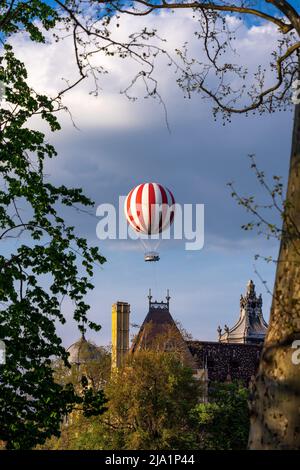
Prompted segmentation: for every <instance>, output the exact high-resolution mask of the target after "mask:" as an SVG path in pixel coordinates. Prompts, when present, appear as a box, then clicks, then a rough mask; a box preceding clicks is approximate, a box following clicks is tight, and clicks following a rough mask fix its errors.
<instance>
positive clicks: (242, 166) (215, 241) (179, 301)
mask: <svg viewBox="0 0 300 470" xmlns="http://www.w3.org/2000/svg"><path fill="white" fill-rule="evenodd" d="M176 18H177V19H176V20H174V18H172V17H171V18H169V19H166V17H165V16H164V17H163V16H162V15H161V16H159V17H158V18H156V19H155V18H153V17H152V18H150V19H149V20H147V21H149V26H153V25H154V24H155V25H156V23H157V24H158V26H160V27H161V28H162V29H163V34H164V35H165V36H167V37H168V39H169V47H170V48H171V49H172V48H173V49H174V46H176V42H177V41H179V42H180V41H182V43H183V41H184V39H186V38H191V41H192V40H193V30H192V27H191V19H190V18H188V17H187V16H186V15H181V16H180V15H177V17H176ZM139 21H140V20H139ZM143 21H145V20H143ZM122 27H123V29H124V32H125V33H127V32H130V28H131V25H130V24H129V22H127V23H126V24H124V25H123V26H122ZM275 40H276V32H275V30H274V29H272V28H269V27H263V26H262V27H261V28H260V27H254V28H253V26H249V25H248V26H245V25H241V27H240V29H239V45H240V48H241V51H240V56H239V60H243V59H244V58H246V59H247V61H248V62H249V64H250V65H249V67H250V68H251V67H252V66H253V64H255V63H257V62H258V61H259V62H260V63H261V62H262V61H265V63H266V64H267V63H268V57H267V53H268V52H271V51H272V45H273V44H274V41H275ZM15 47H16V49H17V50H18V51H19V54H20V56H21V57H22V58H23V59H24V61H25V62H26V64H27V67H28V70H29V78H30V80H31V82H32V84H33V85H34V86H35V88H38V89H41V90H42V89H47V90H49V92H51V91H53V90H54V89H55V88H57V87H58V86H59V85H60V84H61V82H60V79H61V77H62V76H66V75H68V74H72V73H73V72H72V71H74V69H73V68H72V67H73V66H72V63H73V57H72V52H71V49H70V47H71V46H70V44H69V43H68V41H64V43H61V44H60V45H58V46H57V45H51V44H48V45H44V46H43V45H39V46H36V45H32V44H31V43H28V42H26V40H25V39H24V38H22V37H20V38H17V39H16V40H15ZM193 47H195V46H193ZM103 60H104V61H105V65H106V66H107V67H108V69H109V71H110V74H109V76H107V77H104V78H103V82H102V90H103V91H102V93H101V94H100V96H99V97H98V98H94V97H92V96H90V95H89V94H88V91H89V86H90V85H89V84H88V83H85V84H83V85H82V86H81V87H79V88H78V89H76V90H74V92H73V93H71V94H69V95H68V96H67V97H66V104H67V105H68V106H69V107H70V109H71V111H72V115H73V118H74V120H75V122H76V125H77V126H78V128H79V130H77V129H75V128H74V127H73V126H72V123H71V122H70V120H69V119H68V117H67V116H62V118H61V120H62V123H63V131H62V132H60V133H57V134H56V135H51V136H50V135H49V139H50V140H51V142H52V143H54V144H55V146H56V148H57V150H58V153H59V157H58V158H57V159H56V160H54V161H52V162H50V164H49V165H47V168H46V172H47V174H48V175H49V178H51V179H52V180H54V181H56V182H57V183H61V182H63V183H65V184H68V185H71V186H82V187H83V189H84V191H85V192H86V193H87V194H88V195H89V196H91V197H92V198H93V199H94V200H95V203H96V206H97V205H98V204H101V203H113V204H116V203H117V201H118V197H119V195H126V194H127V193H128V192H129V190H130V189H131V188H132V187H133V186H135V185H136V184H139V183H140V182H143V181H157V182H160V183H162V184H164V185H166V186H167V187H169V188H170V189H171V190H172V192H173V193H174V195H175V199H176V201H177V202H179V203H181V204H183V203H194V204H195V203H202V204H204V205H205V244H204V248H203V249H202V250H201V251H199V252H192V251H185V250H184V249H183V245H182V243H178V242H174V241H170V242H164V243H163V244H162V246H161V250H160V253H161V261H160V262H159V263H156V264H155V265H153V264H152V265H151V264H147V263H145V262H144V261H143V253H142V251H141V250H140V249H139V248H138V246H137V245H138V242H137V243H136V246H134V244H133V243H131V242H122V243H121V242H118V241H115V242H113V241H104V242H100V241H99V240H97V238H96V233H95V230H96V224H97V218H96V216H95V211H94V213H93V214H92V215H91V216H88V215H86V216H84V215H82V214H78V213H76V212H74V213H72V214H66V216H67V217H68V220H69V221H70V222H71V223H72V224H75V225H76V226H77V228H78V231H79V232H80V233H81V234H82V235H85V236H86V237H87V238H88V239H89V241H90V242H91V243H94V244H98V245H99V246H100V249H101V251H102V253H103V254H104V255H105V256H106V258H107V263H105V265H104V266H103V268H102V269H101V268H99V269H97V270H96V274H95V278H94V283H95V284H96V288H95V290H94V291H93V292H92V293H91V294H89V297H88V300H89V302H90V305H91V311H90V318H91V319H92V320H94V321H97V322H99V323H101V325H102V330H101V331H100V333H93V332H90V333H89V334H88V335H87V336H88V337H89V338H90V339H92V340H93V341H95V342H96V343H97V344H108V343H109V341H110V312H111V305H112V303H114V302H115V301H117V300H122V301H127V302H129V303H130V304H131V312H132V313H131V321H132V323H138V324H140V323H142V321H143V319H144V317H145V315H146V313H147V297H146V296H147V293H148V289H149V288H152V292H153V296H154V297H155V298H157V300H162V299H163V298H164V296H165V294H166V290H167V289H170V294H171V303H170V309H171V313H172V315H173V317H174V318H176V319H178V320H179V321H180V322H181V323H182V324H183V326H184V327H185V328H186V329H187V330H188V331H190V332H191V333H192V334H193V336H194V337H195V338H197V339H201V340H216V338H217V333H216V329H217V327H218V325H219V324H220V325H221V326H224V324H225V323H226V324H228V325H229V326H232V325H233V323H234V322H235V321H236V320H237V318H238V313H239V297H240V294H241V293H243V292H244V291H245V287H246V283H247V281H248V279H250V278H252V279H253V280H254V282H255V284H256V287H257V291H258V293H262V294H263V302H264V305H263V311H264V315H265V318H266V319H268V312H269V308H270V298H269V296H268V294H267V293H266V292H265V290H264V286H263V285H262V283H261V281H260V279H259V278H258V277H257V275H256V274H255V273H254V270H255V267H254V263H255V262H254V255H255V254H256V253H260V254H263V255H269V254H272V255H274V256H276V253H277V250H278V245H277V243H274V242H272V241H266V240H264V239H263V238H260V237H258V236H257V235H255V233H252V234H247V233H245V232H243V231H242V230H241V228H240V226H241V224H243V223H244V222H247V221H249V215H247V214H246V213H245V212H244V211H243V210H242V209H241V208H240V207H239V206H237V205H236V203H235V202H234V200H233V199H232V198H231V197H230V191H229V189H228V187H227V186H226V184H227V183H228V182H229V181H232V180H234V181H235V184H236V187H237V189H239V190H240V192H241V193H242V194H244V195H251V194H252V195H253V194H255V195H256V196H257V198H258V200H263V199H264V193H263V192H262V189H261V188H260V186H259V185H258V183H257V182H256V180H255V177H254V176H253V174H252V173H251V171H250V169H249V161H248V158H247V155H248V154H250V153H255V154H256V159H257V163H258V165H259V166H260V167H261V168H262V169H264V170H265V171H266V173H267V174H268V175H269V176H272V175H273V174H277V175H282V176H283V177H284V178H286V175H287V171H288V160H289V152H290V142H291V131H292V114H291V113H290V112H287V113H278V114H273V115H270V116H268V115H265V116H250V117H248V118H245V117H235V118H234V119H233V121H232V123H231V124H229V125H227V126H225V127H223V126H222V122H221V121H220V120H218V121H217V122H215V121H214V120H213V116H212V113H211V106H210V103H208V102H206V101H203V100H201V99H200V97H199V96H196V95H195V96H193V98H192V99H191V100H185V99H184V98H183V95H182V93H181V91H180V90H179V89H178V88H177V86H176V83H175V79H176V77H175V78H174V74H173V72H172V71H171V70H170V71H169V70H167V69H166V68H162V69H161V70H162V72H161V73H160V72H158V75H159V76H160V85H161V93H162V95H163V97H164V100H165V102H166V106H167V109H168V117H169V123H170V127H171V133H169V132H168V129H167V127H166V125H165V121H164V117H163V110H162V108H161V106H159V105H158V103H156V102H153V101H151V100H144V99H143V93H142V91H141V90H138V92H139V93H140V99H139V100H138V101H137V102H135V103H131V102H128V101H127V100H126V98H125V97H124V96H123V95H120V93H119V91H120V88H122V86H123V84H124V83H126V81H128V79H129V78H130V76H131V74H132V71H133V70H134V69H133V68H132V67H133V66H132V65H130V64H127V63H126V64H125V62H121V63H119V62H117V61H115V62H109V61H108V59H103ZM41 64H42V65H41ZM159 67H164V66H163V64H160V65H159ZM257 269H258V271H259V273H260V275H261V276H262V277H263V279H265V280H266V281H267V283H268V285H269V287H270V288H272V286H273V282H274V266H273V265H267V264H265V263H260V264H258V265H257ZM64 309H65V313H66V315H67V316H68V317H71V313H72V305H71V304H70V303H69V302H68V301H66V302H65V303H64ZM58 328H59V331H60V333H61V335H62V337H63V339H64V342H65V344H66V345H68V344H70V343H71V342H72V341H74V340H76V339H77V337H78V331H77V329H76V326H75V325H74V324H73V323H72V321H68V323H67V325H66V326H64V327H62V326H60V325H59V326H58ZM134 332H135V331H134V330H133V331H132V333H134Z"/></svg>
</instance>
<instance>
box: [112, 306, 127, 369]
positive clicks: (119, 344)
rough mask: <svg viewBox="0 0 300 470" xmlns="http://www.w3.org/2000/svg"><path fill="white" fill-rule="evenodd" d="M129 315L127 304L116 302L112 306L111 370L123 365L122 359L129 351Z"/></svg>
mask: <svg viewBox="0 0 300 470" xmlns="http://www.w3.org/2000/svg"><path fill="white" fill-rule="evenodd" d="M129 315H130V305H129V304H128V303H127V302H117V303H115V304H113V306H112V315H111V317H112V318H111V320H112V364H111V365H112V369H118V368H120V367H122V366H123V365H124V359H125V356H126V354H127V353H128V351H129Z"/></svg>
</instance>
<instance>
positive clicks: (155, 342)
mask: <svg viewBox="0 0 300 470" xmlns="http://www.w3.org/2000/svg"><path fill="white" fill-rule="evenodd" d="M148 299H149V311H148V314H147V315H146V318H145V320H144V321H143V324H142V326H141V328H140V330H139V332H138V334H137V336H136V337H135V338H134V340H133V343H132V346H131V349H130V352H131V353H135V352H136V351H138V350H141V349H155V348H159V347H162V348H163V349H164V350H169V351H171V350H180V351H181V352H182V353H183V356H184V357H185V360H186V363H187V364H188V365H189V366H191V367H192V368H193V369H196V368H197V367H196V365H195V361H194V359H193V357H192V355H191V353H190V351H189V349H188V347H187V344H186V341H185V340H184V338H183V336H182V334H181V332H180V330H179V329H178V327H177V325H176V323H175V321H174V319H173V317H172V315H171V314H170V310H169V301H170V296H169V292H168V294H167V297H166V302H163V301H162V302H158V301H157V300H155V301H152V295H151V290H150V291H149V296H148Z"/></svg>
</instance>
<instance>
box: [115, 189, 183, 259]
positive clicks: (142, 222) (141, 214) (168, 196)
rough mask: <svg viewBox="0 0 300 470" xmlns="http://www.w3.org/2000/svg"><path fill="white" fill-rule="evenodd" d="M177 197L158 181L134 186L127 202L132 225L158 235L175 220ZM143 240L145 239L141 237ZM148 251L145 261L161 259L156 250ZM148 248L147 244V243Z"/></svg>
mask: <svg viewBox="0 0 300 470" xmlns="http://www.w3.org/2000/svg"><path fill="white" fill-rule="evenodd" d="M174 204H175V199H174V196H173V194H172V193H171V191H170V190H169V189H168V188H165V187H164V186H162V185H161V184H158V183H143V184H139V185H138V186H136V187H135V188H133V189H132V190H131V191H130V193H129V194H128V196H127V198H126V200H125V204H124V210H125V216H126V219H127V221H128V223H129V224H130V226H131V227H132V228H133V229H134V230H135V231H136V232H138V233H140V234H145V235H148V237H149V238H150V239H151V236H152V235H157V234H160V233H161V232H163V231H164V230H166V228H168V227H169V226H170V225H171V224H172V222H173V220H174V213H175V206H174ZM141 242H143V239H142V238H141ZM159 243H160V240H158V243H157V245H156V247H155V251H146V253H145V261H159V254H158V253H157V251H156V248H157V246H158V245H159ZM144 246H145V248H146V249H147V248H148V247H147V244H146V243H145V245H144Z"/></svg>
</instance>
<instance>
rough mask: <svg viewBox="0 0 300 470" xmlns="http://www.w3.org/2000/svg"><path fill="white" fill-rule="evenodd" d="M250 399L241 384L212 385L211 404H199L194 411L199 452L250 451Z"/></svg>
mask: <svg viewBox="0 0 300 470" xmlns="http://www.w3.org/2000/svg"><path fill="white" fill-rule="evenodd" d="M248 398H249V393H248V390H247V389H246V388H244V387H243V386H242V385H241V384H239V383H224V384H220V383H215V384H211V387H210V400H209V402H208V403H200V404H199V405H197V406H196V407H195V409H194V410H193V416H194V419H195V420H196V422H197V426H198V429H199V431H198V432H199V434H198V439H199V441H198V443H199V444H198V445H199V448H200V449H206V450H241V449H247V443H248V434H249V427H250V417H249V409H248V403H247V400H248Z"/></svg>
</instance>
